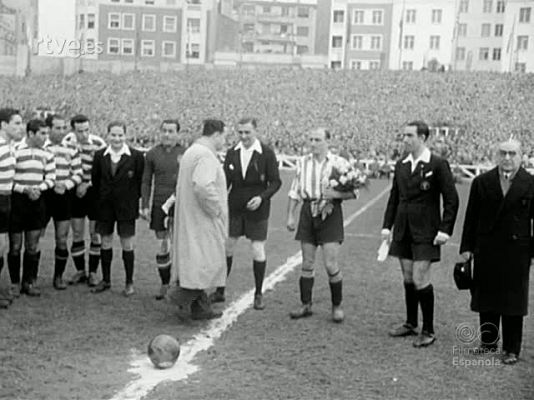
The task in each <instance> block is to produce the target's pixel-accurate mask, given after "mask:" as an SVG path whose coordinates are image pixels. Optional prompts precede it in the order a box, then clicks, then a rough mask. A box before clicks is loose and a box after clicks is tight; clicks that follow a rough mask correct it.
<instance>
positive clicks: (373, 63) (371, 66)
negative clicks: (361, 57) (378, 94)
mask: <svg viewBox="0 0 534 400" xmlns="http://www.w3.org/2000/svg"><path fill="white" fill-rule="evenodd" d="M369 69H372V70H376V69H380V61H369Z"/></svg>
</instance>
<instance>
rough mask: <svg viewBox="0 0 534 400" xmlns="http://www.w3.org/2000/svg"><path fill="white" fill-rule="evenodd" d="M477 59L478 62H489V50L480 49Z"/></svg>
mask: <svg viewBox="0 0 534 400" xmlns="http://www.w3.org/2000/svg"><path fill="white" fill-rule="evenodd" d="M478 59H479V60H480V61H488V60H489V49H488V48H487V47H481V48H480V50H479V52H478Z"/></svg>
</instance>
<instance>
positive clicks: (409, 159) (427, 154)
mask: <svg viewBox="0 0 534 400" xmlns="http://www.w3.org/2000/svg"><path fill="white" fill-rule="evenodd" d="M430 156H431V153H430V150H429V149H428V147H425V149H424V150H423V152H422V153H421V154H420V155H419V157H417V158H416V159H415V160H414V158H413V156H412V153H410V154H408V157H406V158H405V159H404V160H402V162H403V163H407V162H410V163H412V168H411V169H412V173H413V171H415V167H417V164H418V163H419V162H421V161H422V162H424V163H427V164H428V163H429V162H430Z"/></svg>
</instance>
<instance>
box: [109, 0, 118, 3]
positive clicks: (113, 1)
mask: <svg viewBox="0 0 534 400" xmlns="http://www.w3.org/2000/svg"><path fill="white" fill-rule="evenodd" d="M119 1H120V0H111V2H112V3H118V2H119Z"/></svg>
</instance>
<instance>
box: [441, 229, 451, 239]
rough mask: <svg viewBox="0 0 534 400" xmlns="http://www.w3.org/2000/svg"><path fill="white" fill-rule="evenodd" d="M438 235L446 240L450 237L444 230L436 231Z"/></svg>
mask: <svg viewBox="0 0 534 400" xmlns="http://www.w3.org/2000/svg"><path fill="white" fill-rule="evenodd" d="M438 235H441V236H442V237H444V238H445V239H447V240H449V239H450V238H451V237H450V235H448V234H446V233H445V232H442V231H438Z"/></svg>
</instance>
